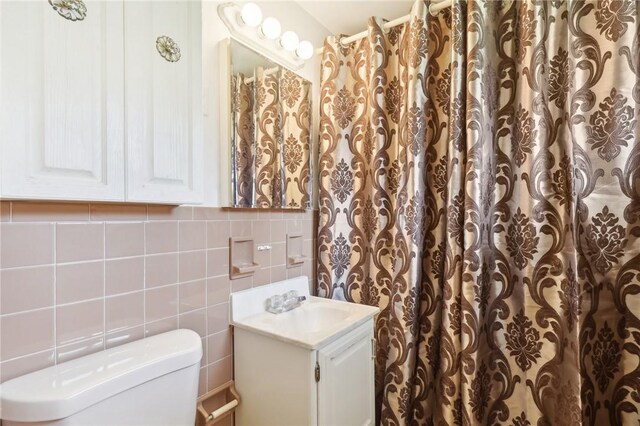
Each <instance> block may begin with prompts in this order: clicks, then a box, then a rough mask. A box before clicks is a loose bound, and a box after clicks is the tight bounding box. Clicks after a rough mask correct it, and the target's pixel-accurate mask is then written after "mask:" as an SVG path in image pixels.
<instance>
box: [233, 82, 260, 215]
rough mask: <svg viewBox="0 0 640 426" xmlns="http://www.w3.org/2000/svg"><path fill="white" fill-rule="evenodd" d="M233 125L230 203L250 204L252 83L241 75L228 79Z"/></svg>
mask: <svg viewBox="0 0 640 426" xmlns="http://www.w3.org/2000/svg"><path fill="white" fill-rule="evenodd" d="M231 95H232V98H231V100H232V114H233V118H232V120H231V121H232V125H233V133H234V135H233V138H232V140H233V143H232V155H233V166H234V170H233V173H234V174H235V179H233V182H234V183H235V187H234V204H235V205H239V206H251V205H252V204H253V179H254V164H253V159H254V152H255V126H254V121H253V106H254V96H255V94H254V84H253V83H252V82H247V77H246V76H245V75H244V74H241V73H239V74H236V75H234V76H233V77H232V79H231Z"/></svg>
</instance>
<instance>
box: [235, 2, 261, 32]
mask: <svg viewBox="0 0 640 426" xmlns="http://www.w3.org/2000/svg"><path fill="white" fill-rule="evenodd" d="M240 18H241V19H242V22H244V24H245V25H248V26H250V27H257V26H258V25H260V22H262V10H260V6H258V5H257V4H255V3H251V2H249V3H245V4H244V5H243V6H242V10H241V11H240Z"/></svg>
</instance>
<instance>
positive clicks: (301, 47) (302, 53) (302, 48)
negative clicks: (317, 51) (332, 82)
mask: <svg viewBox="0 0 640 426" xmlns="http://www.w3.org/2000/svg"><path fill="white" fill-rule="evenodd" d="M296 55H298V57H299V58H301V59H305V60H307V59H310V58H311V57H312V56H313V44H311V42H309V41H307V40H302V41H301V42H300V44H298V48H297V49H296Z"/></svg>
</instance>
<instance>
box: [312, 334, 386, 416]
mask: <svg viewBox="0 0 640 426" xmlns="http://www.w3.org/2000/svg"><path fill="white" fill-rule="evenodd" d="M373 350H374V348H373V321H367V322H366V323H365V324H363V325H361V326H360V327H358V328H357V329H356V330H354V331H353V332H351V333H349V334H347V335H346V336H344V337H342V338H340V339H339V340H337V341H336V342H334V343H331V344H329V345H327V346H326V347H324V348H322V349H320V350H319V351H318V366H319V376H320V377H319V379H320V380H319V381H318V424H319V425H333V426H341V425H344V426H347V425H349V426H352V425H359V426H364V425H371V426H372V425H374V424H375V412H374V410H375V405H374V404H375V390H374V359H373V358H374V353H373Z"/></svg>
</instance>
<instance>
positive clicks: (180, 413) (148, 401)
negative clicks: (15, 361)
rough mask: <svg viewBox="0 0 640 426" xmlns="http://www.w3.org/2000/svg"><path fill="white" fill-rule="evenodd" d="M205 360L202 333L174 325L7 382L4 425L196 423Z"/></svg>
mask: <svg viewBox="0 0 640 426" xmlns="http://www.w3.org/2000/svg"><path fill="white" fill-rule="evenodd" d="M200 358H202V343H201V340H200V336H198V334H197V333H195V332H193V331H191V330H175V331H171V332H168V333H164V334H159V335H157V336H153V337H149V338H147V339H143V340H138V341H136V342H132V343H128V344H125V345H122V346H118V347H116V348H112V349H108V350H106V351H104V352H99V353H95V354H92V355H88V356H85V357H82V358H78V359H75V360H72V361H69V362H65V363H62V364H58V365H55V366H53V367H49V368H46V369H44V370H40V371H36V372H34V373H31V374H27V375H25V376H22V377H18V378H16V379H13V380H9V381H7V382H5V383H3V384H2V385H0V418H1V419H2V425H3V426H14V425H15V426H18V425H19V426H24V425H31V424H37V425H38V426H49V425H56V426H61V425H73V426H80V425H82V426H85V425H96V426H98V425H104V426H106V425H109V426H116V425H140V426H141V425H145V426H151V425H163V426H165V425H167V426H168V425H181V426H185V425H193V424H194V421H195V412H196V399H197V396H198V375H199V370H200Z"/></svg>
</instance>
